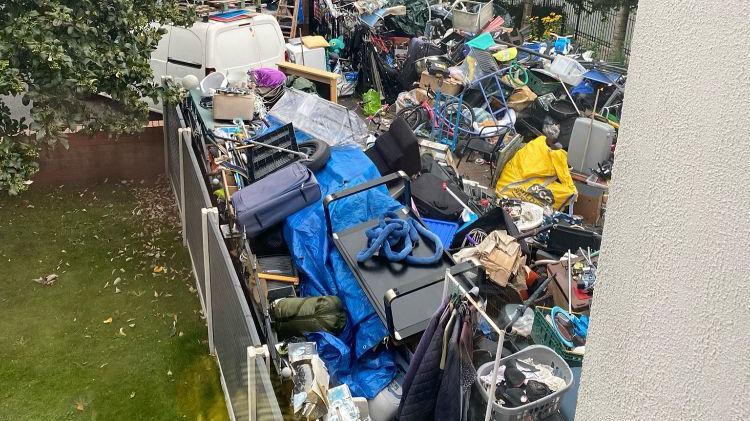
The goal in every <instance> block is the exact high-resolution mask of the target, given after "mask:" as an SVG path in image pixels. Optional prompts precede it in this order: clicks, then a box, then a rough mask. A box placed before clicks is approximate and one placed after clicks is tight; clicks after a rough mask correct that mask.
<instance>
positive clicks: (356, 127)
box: [269, 89, 367, 147]
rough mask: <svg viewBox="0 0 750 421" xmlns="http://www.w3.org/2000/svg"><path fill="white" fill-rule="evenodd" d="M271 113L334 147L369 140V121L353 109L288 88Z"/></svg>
mask: <svg viewBox="0 0 750 421" xmlns="http://www.w3.org/2000/svg"><path fill="white" fill-rule="evenodd" d="M269 114H270V115H271V116H272V117H274V118H277V119H279V120H280V121H281V122H282V123H292V125H293V126H294V127H295V128H296V129H299V130H302V131H304V132H306V133H308V134H309V135H311V136H313V137H316V138H318V139H320V140H322V141H324V142H326V143H328V144H329V145H331V146H358V147H364V145H365V141H366V139H367V124H366V123H365V121H364V120H362V119H361V118H359V116H358V115H357V114H356V113H355V112H354V111H351V110H349V109H347V108H346V107H344V106H341V105H338V104H334V103H333V102H331V101H328V100H325V99H323V98H321V97H319V96H317V95H313V94H308V93H305V92H302V91H298V90H296V89H288V90H287V91H286V93H285V94H284V96H283V97H281V99H280V100H279V101H278V102H277V103H276V105H274V106H273V108H272V109H271V111H270V112H269Z"/></svg>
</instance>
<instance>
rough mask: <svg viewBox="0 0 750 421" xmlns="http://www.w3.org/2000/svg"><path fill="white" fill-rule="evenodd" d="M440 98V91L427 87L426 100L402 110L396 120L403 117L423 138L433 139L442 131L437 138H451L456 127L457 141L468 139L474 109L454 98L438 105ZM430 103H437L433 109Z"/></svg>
mask: <svg viewBox="0 0 750 421" xmlns="http://www.w3.org/2000/svg"><path fill="white" fill-rule="evenodd" d="M441 97H442V95H441V93H440V91H437V92H435V91H433V90H432V88H429V87H428V88H427V97H426V98H424V99H423V100H422V101H421V102H420V103H419V104H415V105H411V106H406V107H404V108H402V109H401V110H399V112H397V113H396V118H398V117H403V119H404V120H406V124H408V125H409V127H410V128H411V129H412V130H413V131H414V133H416V134H421V135H422V136H424V137H430V138H432V137H435V136H436V135H437V134H438V132H439V131H441V130H442V131H443V133H442V135H443V136H438V137H448V138H452V137H453V135H454V133H455V130H456V126H457V127H458V137H459V139H461V140H466V139H468V138H469V136H470V135H471V133H472V132H473V131H474V120H475V119H476V116H475V115H474V109H473V108H472V107H471V106H470V105H469V104H467V103H466V102H464V101H461V100H460V99H458V98H455V97H447V98H448V99H447V100H446V101H445V102H444V103H443V104H440V101H441ZM431 102H432V103H434V102H438V106H437V107H435V106H434V105H432V104H431ZM428 124H429V125H428ZM427 129H429V130H427ZM425 135H426V136H425Z"/></svg>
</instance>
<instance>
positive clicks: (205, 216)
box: [201, 208, 218, 355]
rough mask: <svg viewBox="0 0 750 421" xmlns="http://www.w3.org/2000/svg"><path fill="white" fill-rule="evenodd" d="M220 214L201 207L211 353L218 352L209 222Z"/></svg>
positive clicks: (204, 282)
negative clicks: (215, 342) (213, 310)
mask: <svg viewBox="0 0 750 421" xmlns="http://www.w3.org/2000/svg"><path fill="white" fill-rule="evenodd" d="M212 214H213V215H218V212H217V210H216V208H203V209H201V228H202V230H203V231H202V234H203V285H205V290H206V291H205V294H206V299H205V301H204V305H203V307H204V308H205V309H206V323H207V325H208V352H209V353H210V354H211V355H215V354H216V345H215V344H214V323H213V313H212V306H211V260H210V254H209V252H208V250H209V243H208V224H209V219H211V215H212Z"/></svg>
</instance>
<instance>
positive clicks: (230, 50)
mask: <svg viewBox="0 0 750 421" xmlns="http://www.w3.org/2000/svg"><path fill="white" fill-rule="evenodd" d="M208 38H209V43H210V42H211V38H212V37H211V36H210V35H209V37H208ZM210 49H211V45H209V50H210ZM212 53H213V60H211V61H210V62H213V63H214V65H215V67H216V70H217V71H221V72H224V73H225V74H226V75H227V77H228V78H229V79H230V80H240V79H244V78H245V77H246V73H247V71H248V70H250V69H257V68H259V67H273V68H275V67H276V63H278V62H279V61H282V60H283V59H284V37H283V35H282V34H281V29H280V28H279V25H278V23H277V22H276V19H274V18H273V17H272V16H268V15H258V16H255V17H253V18H251V19H249V20H243V21H239V22H237V23H236V24H235V25H232V26H226V27H224V28H220V29H219V30H218V31H217V34H216V38H215V40H214V41H213V52H212Z"/></svg>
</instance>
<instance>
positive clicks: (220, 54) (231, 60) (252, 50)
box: [214, 26, 264, 70]
mask: <svg viewBox="0 0 750 421" xmlns="http://www.w3.org/2000/svg"><path fill="white" fill-rule="evenodd" d="M258 44H260V45H263V44H264V41H263V38H262V37H258V34H256V33H255V31H254V30H253V31H251V30H250V26H240V27H236V28H232V29H231V30H227V31H223V32H220V33H219V35H218V36H217V37H216V52H215V53H214V57H215V60H216V69H217V70H225V69H231V68H234V67H250V66H253V65H255V64H256V63H257V62H258V61H259V56H258V53H259V51H258V49H259V47H258Z"/></svg>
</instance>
